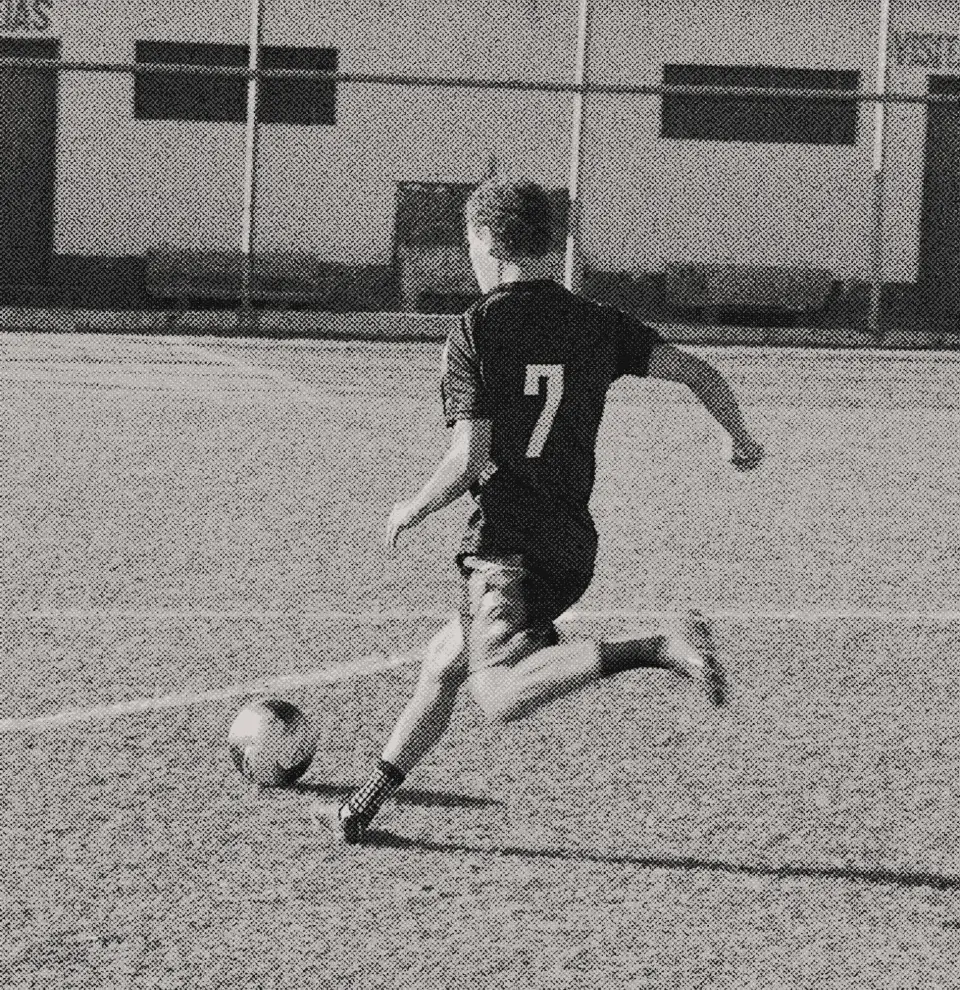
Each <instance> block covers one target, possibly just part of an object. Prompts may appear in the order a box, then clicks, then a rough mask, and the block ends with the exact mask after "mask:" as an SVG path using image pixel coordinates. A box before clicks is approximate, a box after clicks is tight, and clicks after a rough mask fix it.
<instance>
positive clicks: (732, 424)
mask: <svg viewBox="0 0 960 990" xmlns="http://www.w3.org/2000/svg"><path fill="white" fill-rule="evenodd" d="M648 374H649V375H650V377H651V378H659V379H661V380H663V381H669V382H677V383H679V384H681V385H686V386H687V388H689V389H690V391H691V392H693V394H694V395H695V396H696V397H697V399H699V401H700V403H701V404H702V405H703V407H704V408H705V409H706V410H707V412H708V413H710V415H711V416H713V418H714V419H715V420H716V421H717V422H718V423H719V424H720V426H722V427H723V429H724V430H726V432H727V434H728V436H729V437H730V463H731V464H733V466H734V467H735V468H737V469H738V470H740V471H749V470H750V469H751V468H755V467H756V466H757V465H758V464H759V463H760V462H761V461H762V460H763V447H762V446H760V444H759V443H757V441H756V440H755V439H754V438H753V436H752V435H751V434H750V431H749V430H748V429H747V426H746V424H745V423H744V421H743V414H742V413H741V411H740V406H739V404H738V403H737V399H736V397H735V396H734V394H733V390H732V389H731V388H730V385H729V384H728V382H727V380H726V379H725V378H724V377H723V375H722V374H720V372H719V371H717V369H716V368H714V367H713V365H711V364H708V363H707V362H706V361H703V360H701V359H700V358H698V357H696V356H695V355H693V354H688V353H687V352H686V351H681V350H679V349H678V348H676V347H673V346H671V345H670V344H666V343H658V344H656V346H654V347H653V349H652V350H651V352H650V358H649V365H648Z"/></svg>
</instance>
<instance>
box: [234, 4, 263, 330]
mask: <svg viewBox="0 0 960 990" xmlns="http://www.w3.org/2000/svg"><path fill="white" fill-rule="evenodd" d="M262 6H263V0H250V61H249V63H248V67H249V69H250V71H251V72H256V71H257V70H258V69H259V68H260V36H261V24H260V22H261V14H262ZM259 112H260V80H259V79H258V78H257V77H256V76H253V77H251V78H250V79H249V80H248V81H247V134H246V146H245V154H244V165H243V217H242V220H241V223H242V228H241V232H240V252H241V254H242V256H243V258H242V260H243V290H242V295H241V300H240V306H241V313H242V316H241V321H242V323H243V325H244V326H248V325H251V324H252V322H253V252H254V241H255V221H256V208H257V148H258V142H259V137H260V126H259V120H258V117H259Z"/></svg>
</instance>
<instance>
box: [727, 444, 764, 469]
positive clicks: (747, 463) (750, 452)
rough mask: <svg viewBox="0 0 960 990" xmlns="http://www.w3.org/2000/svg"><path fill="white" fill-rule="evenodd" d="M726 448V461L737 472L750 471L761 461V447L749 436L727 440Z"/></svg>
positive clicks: (762, 452)
mask: <svg viewBox="0 0 960 990" xmlns="http://www.w3.org/2000/svg"><path fill="white" fill-rule="evenodd" d="M726 448H727V449H726V457H727V460H729V461H730V463H731V464H732V465H733V466H734V467H735V468H736V469H737V470H738V471H752V470H753V469H754V468H755V467H757V466H758V465H759V464H760V462H761V461H762V460H763V456H764V450H763V447H761V446H760V444H758V443H757V441H756V440H754V439H753V437H751V436H742V437H736V438H734V439H729V438H728V440H727V444H726Z"/></svg>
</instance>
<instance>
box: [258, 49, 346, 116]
mask: <svg viewBox="0 0 960 990" xmlns="http://www.w3.org/2000/svg"><path fill="white" fill-rule="evenodd" d="M260 68H261V69H312V70H315V71H320V72H336V71H337V50H336V48H272V47H270V46H269V45H265V46H264V47H263V48H262V49H261V51H260ZM336 116H337V84H336V82H334V81H333V80H332V79H331V80H327V79H264V80H263V82H262V85H261V87H260V119H261V120H262V121H264V123H267V124H327V125H329V124H335V123H336V122H337V121H336Z"/></svg>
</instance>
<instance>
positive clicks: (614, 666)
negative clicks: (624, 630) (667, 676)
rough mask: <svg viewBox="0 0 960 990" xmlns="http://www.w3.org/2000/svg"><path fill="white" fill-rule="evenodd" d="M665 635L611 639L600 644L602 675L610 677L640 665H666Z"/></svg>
mask: <svg viewBox="0 0 960 990" xmlns="http://www.w3.org/2000/svg"><path fill="white" fill-rule="evenodd" d="M665 642H666V638H665V637H664V636H648V637H646V638H645V639H610V640H602V641H601V642H600V644H599V654H600V676H601V677H610V676H612V675H613V674H619V673H621V672H622V671H624V670H636V669H637V668H638V667H665V666H666V663H664V660H663V655H662V648H663V644H664V643H665Z"/></svg>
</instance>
